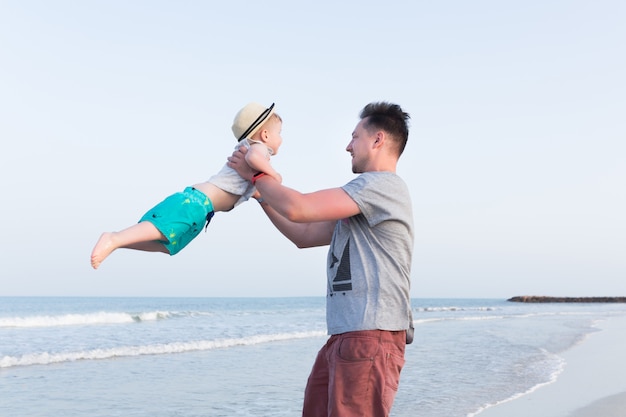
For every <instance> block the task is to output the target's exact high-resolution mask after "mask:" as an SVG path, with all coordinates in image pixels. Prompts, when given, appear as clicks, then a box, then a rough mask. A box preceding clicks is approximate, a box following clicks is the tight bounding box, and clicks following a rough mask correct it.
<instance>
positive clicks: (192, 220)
mask: <svg viewBox="0 0 626 417" xmlns="http://www.w3.org/2000/svg"><path fill="white" fill-rule="evenodd" d="M213 214H215V211H214V210H213V203H211V200H210V199H209V197H207V196H206V195H205V194H204V193H203V192H201V191H198V190H196V189H195V188H193V187H187V188H185V190H184V191H183V192H180V193H176V194H172V195H171V196H169V197H167V198H166V199H165V200H163V201H161V202H160V203H159V204H157V205H156V206H154V207H153V208H152V209H150V210H148V212H147V213H146V214H144V215H143V217H142V218H141V220H139V222H140V223H141V222H150V223H152V224H153V225H154V226H155V227H156V228H157V229H158V230H159V232H161V233H162V234H163V236H165V238H166V240H165V241H163V242H162V243H163V245H165V247H166V248H167V250H168V251H169V252H170V255H176V254H177V253H178V252H180V251H181V250H182V249H183V248H184V247H185V246H187V245H188V244H189V242H191V241H192V240H193V239H194V238H195V237H196V236H198V234H199V233H200V231H201V230H202V227H203V226H205V225H206V226H208V225H209V222H210V221H211V217H213Z"/></svg>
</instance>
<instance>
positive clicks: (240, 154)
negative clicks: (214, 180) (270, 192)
mask: <svg viewBox="0 0 626 417" xmlns="http://www.w3.org/2000/svg"><path fill="white" fill-rule="evenodd" d="M246 152H248V149H247V148H246V147H245V146H240V147H239V148H238V149H236V150H235V151H234V152H233V154H232V155H231V156H229V157H228V163H227V164H226V165H228V166H229V167H231V168H232V169H234V170H235V171H237V173H238V174H239V175H240V176H241V178H243V179H244V180H248V181H252V177H253V176H254V174H256V171H255V170H253V169H252V168H250V167H249V166H248V163H247V162H246Z"/></svg>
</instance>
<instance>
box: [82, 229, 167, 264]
mask: <svg viewBox="0 0 626 417" xmlns="http://www.w3.org/2000/svg"><path fill="white" fill-rule="evenodd" d="M159 240H165V236H163V234H161V232H159V230H158V229H157V228H156V227H154V225H153V224H152V223H150V222H141V223H137V224H135V225H133V226H131V227H129V228H127V229H124V230H122V231H120V232H105V233H102V235H101V236H100V239H98V242H97V243H96V246H94V248H93V250H92V251H91V266H92V267H93V268H94V269H98V267H99V266H100V264H101V263H102V262H103V261H104V260H105V259H106V258H107V256H109V255H110V254H111V253H112V252H113V251H114V250H115V249H119V248H128V249H136V250H143V251H148V252H163V253H169V252H168V250H167V248H165V246H163V244H162V243H159V242H158V241H159Z"/></svg>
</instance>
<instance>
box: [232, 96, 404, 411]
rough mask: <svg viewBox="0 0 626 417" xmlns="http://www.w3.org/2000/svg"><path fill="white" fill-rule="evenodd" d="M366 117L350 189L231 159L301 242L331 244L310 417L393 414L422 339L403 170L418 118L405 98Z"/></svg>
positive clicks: (307, 399) (280, 224) (307, 398)
mask: <svg viewBox="0 0 626 417" xmlns="http://www.w3.org/2000/svg"><path fill="white" fill-rule="evenodd" d="M360 118H361V120H360V121H359V123H358V124H357V126H356V128H355V129H354V132H353V133H352V140H351V141H350V143H349V144H348V146H347V148H346V151H348V152H350V154H351V155H352V172H354V173H355V174H359V175H358V176H357V177H356V178H355V179H353V180H352V181H350V182H349V183H347V184H345V185H344V186H342V187H337V188H331V189H326V190H321V191H316V192H313V193H307V194H303V193H300V192H298V191H296V190H293V189H291V188H288V187H285V186H283V185H281V183H280V179H276V178H274V177H272V176H270V175H268V174H266V173H265V172H264V168H265V167H263V166H254V167H249V166H248V165H247V164H246V163H245V161H244V155H245V150H243V149H242V150H241V151H237V152H235V153H234V154H233V155H232V156H231V157H230V158H229V163H228V165H229V166H231V167H232V168H235V169H236V170H237V171H238V172H239V174H240V175H241V176H242V177H243V178H246V179H250V180H251V181H252V182H253V184H254V185H255V186H256V187H257V190H258V191H259V193H260V196H261V197H262V198H258V201H259V202H260V203H261V206H262V207H263V210H264V211H265V213H266V214H267V216H268V217H269V219H270V220H271V221H272V223H273V224H274V225H275V226H276V228H278V230H280V232H281V233H283V235H285V236H286V237H287V238H288V239H289V240H291V241H292V242H293V243H294V244H296V246H297V247H299V248H308V247H315V246H322V245H330V248H329V252H328V258H327V271H328V273H327V275H328V294H327V305H326V321H327V325H328V333H329V335H331V336H330V338H329V339H328V341H327V343H326V345H325V346H324V347H322V349H321V350H320V352H319V353H318V356H317V359H316V361H315V363H314V365H313V369H312V371H311V375H310V376H309V379H308V382H307V386H306V390H305V395H304V407H303V412H302V415H303V416H304V417H313V416H315V417H319V416H341V417H351V416H355V417H356V416H359V417H362V416H368V417H377V416H388V415H389V413H390V410H391V406H392V404H393V400H394V398H395V394H396V392H397V389H398V383H399V380H400V371H401V370H402V367H403V365H404V350H405V345H406V343H407V341H408V342H409V343H410V339H412V321H413V320H412V316H411V304H410V298H409V288H410V271H411V258H412V253H413V239H414V238H413V212H412V207H411V198H410V196H409V192H408V188H407V186H406V184H405V183H404V181H403V180H402V179H401V178H400V177H399V176H398V175H397V174H396V167H397V163H398V160H399V158H400V155H401V154H402V152H403V151H404V148H405V146H406V142H407V139H408V133H409V132H408V119H409V115H408V114H407V113H405V112H404V111H403V110H402V108H401V107H400V106H398V105H396V104H391V103H386V102H377V103H370V104H368V105H367V106H365V108H364V109H363V110H362V111H361V114H360ZM268 168H269V167H268ZM407 330H408V331H409V332H408V333H407Z"/></svg>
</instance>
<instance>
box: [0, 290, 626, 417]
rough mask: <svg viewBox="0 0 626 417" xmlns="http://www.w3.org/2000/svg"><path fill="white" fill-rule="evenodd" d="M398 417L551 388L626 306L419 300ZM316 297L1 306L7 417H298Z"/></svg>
mask: <svg viewBox="0 0 626 417" xmlns="http://www.w3.org/2000/svg"><path fill="white" fill-rule="evenodd" d="M412 304H413V315H414V320H415V341H414V343H413V344H412V345H409V346H407V351H406V365H405V367H404V369H403V371H402V375H401V381H400V389H399V391H398V394H397V396H396V401H395V403H394V407H393V410H392V416H396V417H417V416H419V417H444V416H445V417H455V416H458V417H473V416H476V415H479V414H480V411H481V410H483V409H484V408H486V407H489V406H491V405H493V404H497V403H499V402H502V401H506V400H509V399H512V398H515V397H517V396H520V395H523V394H524V393H527V392H530V391H532V390H535V389H537V388H539V387H541V386H542V385H545V384H549V383H551V382H553V381H554V380H556V379H557V378H558V377H559V374H560V373H561V372H562V371H563V368H564V366H565V365H564V362H563V360H562V357H561V355H562V353H563V352H564V351H566V350H567V349H569V348H571V347H572V346H574V345H575V344H577V343H580V342H581V341H583V340H584V338H585V337H586V336H587V335H589V334H590V333H591V332H594V331H596V327H595V325H596V324H597V323H598V321H600V320H603V319H606V318H608V317H610V316H613V315H626V306H625V305H623V304H522V303H511V302H507V301H506V300H495V299H414V300H412ZM325 330H326V326H325V300H324V298H323V297H312V298H45V297H42V298H28V297H10V298H0V417H5V416H6V417H21V416H24V417H26V416H28V417H37V416H55V417H56V416H81V417H82V416H90V417H112V416H150V417H174V416H187V417H194V416H262V417H265V416H298V415H300V410H301V404H302V396H303V391H304V386H305V384H306V378H307V376H308V373H309V371H310V368H311V365H312V364H313V360H314V358H315V355H316V353H317V351H318V350H319V348H320V347H321V346H322V345H323V344H324V342H325V340H326V338H327V336H326V331H325Z"/></svg>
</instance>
